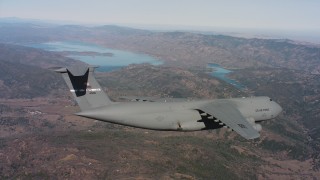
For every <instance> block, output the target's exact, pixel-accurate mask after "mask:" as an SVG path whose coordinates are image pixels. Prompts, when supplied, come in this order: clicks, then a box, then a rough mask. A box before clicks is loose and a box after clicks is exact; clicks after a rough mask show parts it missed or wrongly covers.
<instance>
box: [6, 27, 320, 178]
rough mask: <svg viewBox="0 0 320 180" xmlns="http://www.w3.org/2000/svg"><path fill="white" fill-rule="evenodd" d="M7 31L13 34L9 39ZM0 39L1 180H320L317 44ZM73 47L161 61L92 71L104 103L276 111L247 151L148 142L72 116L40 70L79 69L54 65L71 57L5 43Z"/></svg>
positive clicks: (210, 136)
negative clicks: (208, 68)
mask: <svg viewBox="0 0 320 180" xmlns="http://www.w3.org/2000/svg"><path fill="white" fill-rule="evenodd" d="M10 28H11V29H12V28H16V31H15V34H12V32H13V31H9V30H10ZM20 31H21V32H20ZM29 32H30V33H29ZM31 32H38V33H31ZM57 32H59V33H58V34H59V35H60V36H59V37H57V36H56V34H57ZM88 32H89V33H88ZM0 35H1V36H0V42H3V44H0V52H1V53H0V114H1V117H0V179H128V178H129V179H212V178H213V179H317V178H318V177H320V172H319V171H318V168H319V167H320V162H319V159H320V157H319V154H318V152H319V147H320V146H319V144H320V140H319V134H320V129H319V128H320V126H319V125H318V123H317V121H318V119H319V113H320V112H319V109H320V107H319V104H320V103H319V101H318V100H319V89H320V82H319V78H318V75H317V72H318V70H319V64H320V63H319V58H320V57H319V49H318V48H317V47H316V46H310V45H308V46H305V45H300V44H296V43H293V42H291V41H289V40H281V41H280V40H260V39H243V38H233V37H227V36H211V35H210V36H206V35H197V34H192V33H179V32H173V33H154V32H149V31H142V30H135V29H129V28H120V27H109V26H106V27H97V28H86V27H75V26H62V27H55V28H52V29H47V31H46V32H43V30H41V29H34V27H33V26H31V25H30V26H26V25H24V29H21V28H17V27H12V26H11V27H3V26H2V27H0ZM97 37H103V38H97ZM74 39H81V40H83V41H86V42H93V43H97V44H103V45H104V46H106V47H112V48H119V49H125V50H131V51H136V52H144V53H148V54H150V55H154V56H157V57H159V58H161V59H163V60H165V64H164V65H163V66H151V65H146V64H143V65H131V66H128V67H126V68H123V69H120V70H118V71H114V72H110V73H97V75H96V76H97V78H98V81H99V82H100V83H101V84H102V86H103V87H104V89H105V90H106V91H107V92H108V94H109V95H110V96H111V98H112V99H114V100H118V99H119V97H121V96H156V97H187V98H228V97H241V96H251V95H267V96H270V97H272V98H274V99H275V100H276V101H277V102H279V103H280V104H281V105H282V106H283V107H284V112H283V113H282V115H281V116H280V117H278V118H276V119H275V120H271V121H268V122H263V123H262V126H263V130H262V132H261V138H259V139H257V140H253V141H246V140H244V139H243V138H241V137H240V136H238V135H237V134H236V133H234V132H227V131H225V130H224V129H220V130H214V131H199V132H158V131H151V130H143V129H137V128H131V127H124V126H120V125H113V124H110V123H104V122H99V121H93V120H90V119H85V118H81V117H77V116H75V115H73V113H75V112H78V111H79V108H78V107H77V105H76V104H75V102H74V100H73V99H72V98H71V96H70V94H69V93H68V91H67V88H66V85H65V84H64V82H63V80H62V78H61V77H60V76H59V75H58V74H55V73H53V72H51V71H50V70H48V68H51V67H55V66H68V65H73V64H81V62H78V61H75V60H72V59H69V58H66V57H64V56H63V55H67V54H70V52H67V54H61V53H53V52H47V51H42V50H38V49H33V48H27V47H22V46H17V45H9V44H8V43H9V42H10V43H12V42H46V41H53V40H74ZM83 53H86V54H87V53H89V52H83ZM286 53H287V54H286ZM298 54H299V55H298ZM91 55H93V54H92V53H91ZM238 60H239V61H240V62H239V61H238ZM306 61H307V62H308V63H305V62H306ZM209 62H215V63H218V64H221V65H224V66H225V67H229V68H230V67H232V68H237V70H235V71H234V73H233V74H232V75H231V76H232V78H234V79H237V80H238V81H239V82H241V83H242V84H245V85H246V86H247V87H248V90H246V91H239V90H237V89H236V88H234V87H233V86H231V85H229V84H227V83H225V82H223V81H220V80H218V79H215V78H213V77H211V76H209V75H208V74H206V73H205V72H204V71H202V70H201V68H203V67H204V64H206V63H209ZM195 67H196V68H195ZM199 69H200V70H199ZM308 72H312V73H308Z"/></svg>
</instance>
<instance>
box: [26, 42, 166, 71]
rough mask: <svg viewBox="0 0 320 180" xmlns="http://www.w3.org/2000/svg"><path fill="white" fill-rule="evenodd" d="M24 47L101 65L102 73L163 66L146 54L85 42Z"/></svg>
mask: <svg viewBox="0 0 320 180" xmlns="http://www.w3.org/2000/svg"><path fill="white" fill-rule="evenodd" d="M24 45H25V46H29V47H33V48H39V49H43V50H47V51H56V52H67V53H68V54H67V55H66V56H67V57H70V58H73V59H76V60H80V61H83V62H85V63H88V64H90V65H99V66H100V67H99V68H98V69H97V70H98V71H100V72H107V71H112V70H116V69H119V68H122V67H125V66H128V65H130V64H142V63H149V64H152V65H161V64H162V61H160V60H159V59H156V58H154V57H152V56H149V55H146V54H140V53H133V52H128V51H121V50H116V49H109V48H105V47H102V46H99V45H96V44H90V43H83V42H46V43H39V44H24ZM80 52H82V53H80ZM106 54H107V55H106Z"/></svg>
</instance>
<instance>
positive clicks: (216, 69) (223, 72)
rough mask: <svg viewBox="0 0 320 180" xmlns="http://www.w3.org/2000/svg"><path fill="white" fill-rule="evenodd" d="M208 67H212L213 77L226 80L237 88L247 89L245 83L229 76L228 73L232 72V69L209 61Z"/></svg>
mask: <svg viewBox="0 0 320 180" xmlns="http://www.w3.org/2000/svg"><path fill="white" fill-rule="evenodd" d="M208 67H209V68H211V69H212V72H211V73H210V74H211V75H212V76H213V77H216V78H218V79H220V80H222V81H225V82H227V83H229V84H231V85H233V86H234V87H236V88H237V89H240V90H244V89H246V87H245V86H244V85H242V84H241V83H239V82H238V81H236V80H234V79H230V78H228V77H227V75H228V74H229V73H231V72H232V71H230V70H228V69H224V68H222V67H221V66H220V65H219V64H213V63H209V64H208Z"/></svg>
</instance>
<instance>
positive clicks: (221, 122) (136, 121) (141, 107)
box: [56, 67, 282, 139]
mask: <svg viewBox="0 0 320 180" xmlns="http://www.w3.org/2000/svg"><path fill="white" fill-rule="evenodd" d="M94 68H95V67H89V68H87V70H88V71H89V74H88V75H89V76H88V77H86V74H85V73H86V72H87V71H84V70H81V71H80V70H79V71H77V70H76V72H72V71H71V72H70V71H69V68H62V69H58V70H56V71H57V72H60V73H62V75H63V77H64V79H65V80H66V83H67V85H68V87H69V88H70V89H71V92H72V94H73V96H74V97H75V99H76V101H77V103H78V104H79V106H80V108H81V110H82V111H81V112H79V113H76V115H78V116H83V117H87V118H91V119H97V120H101V121H106V122H111V123H116V124H122V125H127V126H133V127H139V128H146V129H153V130H178V131H195V130H204V129H215V128H221V127H223V126H224V127H228V128H230V129H232V130H234V131H236V132H237V133H239V134H240V135H241V136H243V137H244V138H246V139H254V138H257V137H259V136H260V135H259V129H260V128H259V126H260V125H257V124H256V122H259V121H264V120H268V119H272V118H274V117H276V116H277V115H278V114H279V113H280V112H281V111H282V108H281V107H280V105H278V104H277V103H276V102H274V101H272V100H271V99H270V98H269V97H250V98H233V99H217V100H198V101H186V100H185V101H181V100H179V101H174V99H173V100H168V101H167V100H164V101H163V99H161V100H160V101H159V99H158V100H157V99H155V101H153V100H152V98H149V97H148V99H147V100H145V101H143V99H142V101H137V102H111V101H110V99H109V98H108V96H107V95H106V94H105V93H104V92H103V91H102V89H101V87H100V85H99V84H98V83H97V81H96V80H95V78H94V77H93V71H94ZM68 72H70V73H71V74H72V73H74V74H77V76H78V77H86V78H87V82H88V84H90V87H86V88H85V91H86V92H85V93H82V94H80V95H79V94H78V95H77V93H76V92H74V91H72V90H75V91H76V89H75V88H76V87H75V86H78V85H77V84H80V86H81V83H75V82H73V81H82V80H79V79H77V78H73V79H72V77H71V76H70V73H68ZM68 74H69V75H68ZM80 79H81V78H80ZM92 89H93V90H97V91H93V90H92ZM100 90H101V91H100ZM92 92H94V93H92ZM139 100H140V99H139Z"/></svg>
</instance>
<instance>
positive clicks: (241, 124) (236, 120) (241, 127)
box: [199, 101, 260, 139]
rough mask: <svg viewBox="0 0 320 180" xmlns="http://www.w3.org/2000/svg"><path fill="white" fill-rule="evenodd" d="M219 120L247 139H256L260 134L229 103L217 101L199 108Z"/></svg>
mask: <svg viewBox="0 0 320 180" xmlns="http://www.w3.org/2000/svg"><path fill="white" fill-rule="evenodd" d="M199 109H200V110H202V111H204V112H206V113H207V114H210V115H212V116H214V117H215V118H217V119H219V120H220V121H221V122H222V123H224V124H225V125H227V126H228V127H230V128H231V129H233V130H234V131H236V132H237V133H238V134H240V135H241V136H242V137H244V138H246V139H255V138H258V137H259V136H260V134H259V132H258V131H257V130H255V129H254V128H253V126H252V125H251V124H250V123H249V122H248V121H247V120H246V118H245V117H244V116H243V115H242V114H241V113H240V111H239V110H238V109H237V107H235V105H234V104H232V103H231V102H228V101H215V102H211V103H208V104H206V105H204V106H202V107H200V108H199Z"/></svg>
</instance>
